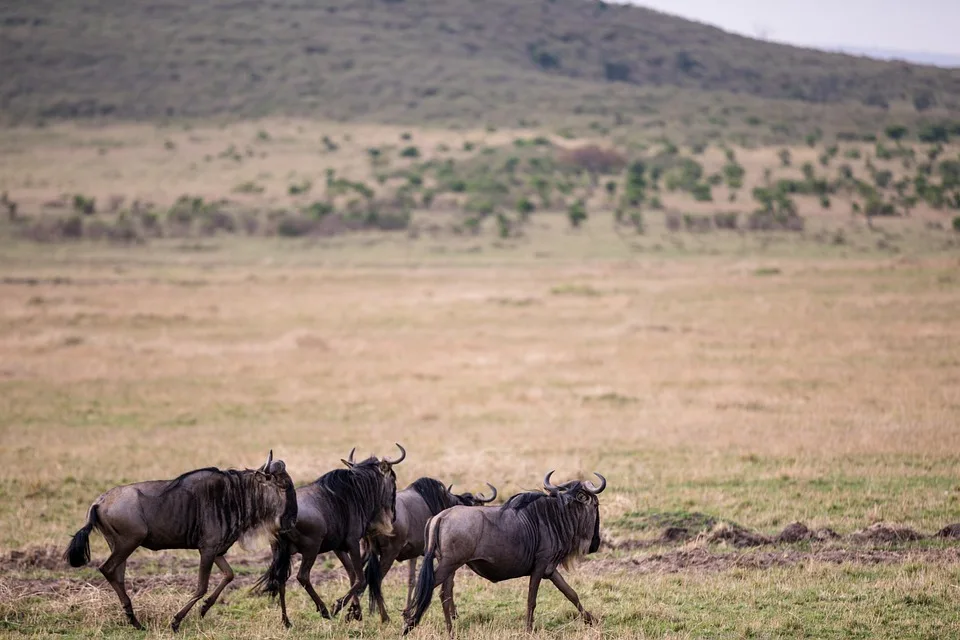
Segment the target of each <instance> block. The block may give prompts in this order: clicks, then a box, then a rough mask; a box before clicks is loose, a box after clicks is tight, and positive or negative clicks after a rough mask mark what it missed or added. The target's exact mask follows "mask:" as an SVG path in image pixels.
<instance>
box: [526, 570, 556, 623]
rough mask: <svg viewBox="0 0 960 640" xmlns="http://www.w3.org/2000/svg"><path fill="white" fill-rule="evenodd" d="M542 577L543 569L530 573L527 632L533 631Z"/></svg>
mask: <svg viewBox="0 0 960 640" xmlns="http://www.w3.org/2000/svg"><path fill="white" fill-rule="evenodd" d="M554 573H556V572H554ZM542 579H543V571H542V570H541V569H534V570H533V573H532V574H531V575H530V587H529V588H528V590H527V633H530V632H531V631H533V610H534V609H536V608H537V591H539V589H540V580H542Z"/></svg>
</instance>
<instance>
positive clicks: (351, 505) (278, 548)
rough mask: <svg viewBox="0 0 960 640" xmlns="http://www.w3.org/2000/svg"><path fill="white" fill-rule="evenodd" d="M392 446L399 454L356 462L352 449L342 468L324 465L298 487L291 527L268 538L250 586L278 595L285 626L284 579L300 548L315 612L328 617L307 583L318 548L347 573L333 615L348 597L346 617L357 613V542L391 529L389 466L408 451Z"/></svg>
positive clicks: (393, 483)
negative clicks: (266, 563)
mask: <svg viewBox="0 0 960 640" xmlns="http://www.w3.org/2000/svg"><path fill="white" fill-rule="evenodd" d="M397 447H398V448H399V449H400V457H399V458H397V459H396V460H390V459H388V458H383V459H382V460H381V459H377V458H376V457H374V456H371V457H370V458H367V459H366V460H362V461H360V462H354V461H353V451H355V450H356V449H354V450H352V451H350V455H349V457H348V459H347V460H342V462H343V463H344V464H345V465H347V468H346V469H334V470H332V471H328V472H327V473H325V474H323V475H322V476H320V477H319V478H317V480H315V481H314V482H312V483H310V484H308V485H305V486H302V487H299V488H297V490H296V492H297V510H298V515H297V524H296V527H295V529H294V530H293V531H291V532H289V533H287V534H285V535H283V536H281V537H279V538H277V539H276V540H275V541H274V542H273V560H272V562H271V564H270V567H269V568H268V569H267V571H266V573H264V575H263V576H262V577H261V578H260V580H258V581H257V583H256V585H254V588H255V589H258V590H261V591H263V592H265V593H267V594H269V595H271V596H279V599H280V612H281V618H282V620H283V623H284V624H285V625H286V626H288V627H289V626H290V619H289V618H288V617H287V604H286V582H287V578H289V577H290V563H291V561H292V559H293V554H295V553H299V554H300V571H299V572H298V573H297V580H298V581H299V582H300V584H301V585H303V588H304V589H305V590H306V591H307V593H308V594H309V595H310V597H311V598H312V599H313V603H314V604H315V605H316V607H317V611H319V612H320V615H322V616H323V617H324V618H329V617H330V613H329V612H328V611H327V606H326V604H324V602H323V600H322V599H321V598H320V596H319V595H318V594H317V592H316V590H314V588H313V585H312V584H311V583H310V570H311V569H312V568H313V563H314V562H315V561H316V559H317V556H318V555H319V554H321V553H324V552H327V551H333V552H334V553H335V554H336V555H337V557H338V558H339V559H340V562H341V563H342V564H343V568H344V569H345V570H346V572H347V575H348V576H349V577H350V590H349V591H347V593H346V595H344V596H343V597H342V598H340V599H339V600H338V601H337V603H336V605H335V606H334V609H333V615H337V613H339V611H340V609H341V608H342V607H343V605H344V604H346V603H347V601H352V603H351V606H350V613H349V617H353V618H356V619H360V618H361V617H362V614H361V612H360V600H359V598H358V594H359V593H360V591H361V590H362V589H363V588H364V587H365V586H366V581H365V579H364V575H363V564H362V557H361V553H360V542H361V540H362V539H364V538H367V539H368V540H369V538H370V537H372V536H374V535H377V534H389V533H390V532H391V531H392V530H393V521H394V517H395V513H396V499H397V475H396V474H395V473H394V472H393V466H394V465H396V464H400V463H401V462H403V460H404V458H406V457H407V452H406V450H404V448H403V447H402V446H400V445H399V444H397Z"/></svg>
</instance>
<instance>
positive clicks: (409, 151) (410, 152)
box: [400, 146, 420, 158]
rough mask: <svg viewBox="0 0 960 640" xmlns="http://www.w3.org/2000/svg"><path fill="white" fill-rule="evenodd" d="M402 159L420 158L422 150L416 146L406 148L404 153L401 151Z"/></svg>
mask: <svg viewBox="0 0 960 640" xmlns="http://www.w3.org/2000/svg"><path fill="white" fill-rule="evenodd" d="M400 157H401V158H419V157H420V149H418V148H417V147H414V146H409V147H405V148H404V149H403V150H402V151H400Z"/></svg>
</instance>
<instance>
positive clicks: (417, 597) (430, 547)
mask: <svg viewBox="0 0 960 640" xmlns="http://www.w3.org/2000/svg"><path fill="white" fill-rule="evenodd" d="M439 525H440V519H439V518H436V517H435V518H431V519H430V522H429V524H428V525H427V532H428V535H427V548H426V550H425V551H426V553H424V554H423V566H421V567H420V574H419V575H418V576H417V587H416V589H414V591H413V603H412V606H413V613H412V614H409V615H405V616H404V617H405V618H406V623H405V624H404V629H403V634H404V635H406V634H407V632H408V631H410V629H413V628H414V627H415V626H417V625H418V624H420V618H422V617H423V614H424V613H426V611H427V608H428V607H429V606H430V601H431V600H432V599H433V588H434V586H436V582H437V577H436V575H435V574H434V570H433V560H434V557H435V556H436V555H437V546H438V545H439V544H440V531H439Z"/></svg>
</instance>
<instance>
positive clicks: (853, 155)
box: [843, 148, 860, 160]
mask: <svg viewBox="0 0 960 640" xmlns="http://www.w3.org/2000/svg"><path fill="white" fill-rule="evenodd" d="M843 157H844V158H847V159H848V160H859V159H860V149H856V148H854V149H847V150H846V151H844V152H843Z"/></svg>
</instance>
